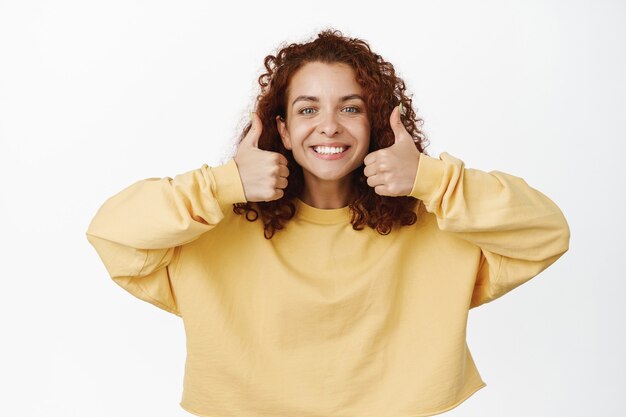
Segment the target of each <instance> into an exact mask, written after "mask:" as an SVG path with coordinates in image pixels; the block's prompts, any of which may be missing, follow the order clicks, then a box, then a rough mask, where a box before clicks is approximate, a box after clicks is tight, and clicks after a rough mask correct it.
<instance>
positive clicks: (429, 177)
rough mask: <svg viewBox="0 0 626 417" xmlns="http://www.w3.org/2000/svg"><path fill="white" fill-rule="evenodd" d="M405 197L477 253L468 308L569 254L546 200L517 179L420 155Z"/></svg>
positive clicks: (560, 219)
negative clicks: (477, 260)
mask: <svg viewBox="0 0 626 417" xmlns="http://www.w3.org/2000/svg"><path fill="white" fill-rule="evenodd" d="M410 195H411V196H413V197H415V198H418V199H420V200H422V202H423V203H424V205H425V207H426V210H427V211H428V212H430V213H433V214H435V216H436V218H437V224H438V226H439V228H440V229H441V230H443V231H446V232H451V233H455V234H456V235H458V236H459V237H460V238H462V239H464V240H467V241H469V242H470V243H472V244H474V245H476V246H478V247H479V248H480V249H481V255H480V256H481V259H480V264H479V265H480V267H479V271H478V274H477V277H476V281H475V286H474V291H473V294H472V300H471V303H470V308H474V307H477V306H479V305H481V304H484V303H487V302H490V301H492V300H494V299H496V298H498V297H500V296H502V295H504V294H506V293H507V292H509V291H511V290H512V289H514V288H515V287H517V286H519V285H521V284H523V283H524V282H526V281H528V280H530V279H531V278H533V277H534V276H536V275H537V274H539V273H540V272H541V271H543V270H544V269H546V268H547V267H548V266H550V265H551V264H552V263H554V262H555V261H556V260H557V259H558V258H559V257H561V255H563V254H564V253H565V252H566V251H567V250H568V249H569V240H570V231H569V226H568V224H567V221H566V219H565V217H564V215H563V213H562V212H561V210H560V209H559V208H558V207H557V206H556V204H555V203H554V202H553V201H552V200H550V199H549V198H548V197H546V196H545V195H544V194H542V193H541V192H539V191H538V190H536V189H534V188H532V187H530V186H529V185H528V184H527V183H526V182H525V181H524V180H523V179H522V178H519V177H516V176H513V175H510V174H506V173H503V172H500V171H491V172H484V171H480V170H477V169H471V168H465V166H464V163H463V161H461V160H460V159H457V158H455V157H453V156H451V155H450V154H448V153H447V152H443V153H441V154H440V156H439V159H438V158H434V157H431V156H427V155H424V154H422V155H420V161H419V164H418V169H417V174H416V178H415V183H414V185H413V189H412V190H411V193H410Z"/></svg>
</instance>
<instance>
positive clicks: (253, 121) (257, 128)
mask: <svg viewBox="0 0 626 417" xmlns="http://www.w3.org/2000/svg"><path fill="white" fill-rule="evenodd" d="M262 131H263V126H262V123H261V119H260V118H259V116H258V115H257V114H256V112H255V111H251V112H250V130H248V133H247V134H246V137H245V138H244V141H245V142H246V144H247V145H249V146H252V147H253V148H258V147H259V137H260V136H261V132H262Z"/></svg>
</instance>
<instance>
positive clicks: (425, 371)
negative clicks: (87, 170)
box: [87, 152, 570, 417]
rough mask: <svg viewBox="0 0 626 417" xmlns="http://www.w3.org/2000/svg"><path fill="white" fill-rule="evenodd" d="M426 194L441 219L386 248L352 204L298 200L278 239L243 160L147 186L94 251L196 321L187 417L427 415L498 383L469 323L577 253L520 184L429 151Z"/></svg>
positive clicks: (98, 235) (423, 161)
mask: <svg viewBox="0 0 626 417" xmlns="http://www.w3.org/2000/svg"><path fill="white" fill-rule="evenodd" d="M410 195H411V196H413V197H416V198H418V199H421V200H422V201H423V202H424V204H425V207H426V209H427V212H423V213H424V214H423V215H422V217H421V218H418V222H417V223H416V224H414V225H411V226H402V227H400V228H394V229H393V231H392V232H391V233H390V234H389V235H380V234H378V233H377V232H376V231H374V230H372V229H371V228H369V227H367V226H366V227H365V229H364V230H361V231H356V230H353V229H352V225H351V224H350V211H349V208H348V207H344V208H339V209H318V208H315V207H312V206H309V205H307V204H305V203H304V202H303V201H301V200H300V199H296V200H295V202H296V204H297V213H296V217H295V218H294V219H292V220H291V221H290V222H289V223H288V224H287V226H286V228H285V229H283V230H279V231H277V232H276V234H275V235H274V237H273V238H272V239H269V240H268V239H265V237H264V235H263V225H262V223H261V220H260V218H259V219H258V220H257V221H254V222H249V221H248V220H246V219H245V217H244V216H240V215H236V214H235V213H233V211H232V204H233V203H237V202H245V201H246V200H245V194H244V191H243V185H242V183H241V179H240V176H239V171H238V169H237V165H236V164H235V162H234V160H233V159H230V160H229V161H228V162H227V163H225V164H223V165H220V166H216V167H210V166H208V165H207V164H204V165H202V166H201V167H200V168H198V169H194V170H192V171H189V172H186V173H183V174H180V175H177V176H175V177H174V178H173V179H172V178H170V177H164V178H147V179H144V180H140V181H137V182H135V183H133V184H132V185H130V186H128V187H127V188H125V189H123V190H122V191H120V192H119V193H117V194H116V195H114V196H112V197H111V198H109V199H107V200H106V201H105V202H104V204H103V205H102V206H101V207H100V209H99V210H98V212H97V213H96V215H95V217H94V218H93V220H92V221H91V223H90V224H89V227H88V230H87V239H88V240H89V242H90V243H91V244H92V245H93V246H94V248H95V249H96V251H97V253H98V255H99V256H100V258H101V259H102V261H103V263H104V266H105V267H106V269H107V271H108V274H109V275H110V276H111V278H112V279H113V280H114V281H115V282H116V283H118V284H119V285H120V286H122V287H123V288H124V289H125V290H127V291H128V292H130V293H131V294H132V295H134V296H136V297H138V298H140V299H142V300H144V301H147V302H149V303H152V304H154V305H155V306H157V307H159V308H162V309H164V310H166V311H169V312H171V313H173V314H176V315H178V316H180V317H181V318H182V320H183V323H184V328H185V334H186V340H187V358H186V365H185V376H184V381H183V394H182V399H181V402H180V406H181V407H182V408H183V409H184V410H186V411H188V412H190V413H192V414H195V415H198V416H204V417H335V416H336V417H339V416H341V417H417V416H431V415H434V414H439V413H442V412H444V411H447V410H449V409H451V408H454V407H456V406H457V405H459V404H461V403H462V402H463V401H464V400H466V399H467V398H468V397H470V396H471V395H472V394H473V393H475V392H476V391H477V390H479V389H480V388H482V387H484V386H485V385H486V384H485V382H483V380H482V379H481V377H480V375H479V373H478V371H477V369H476V367H475V364H474V361H473V360H472V356H471V354H470V351H469V349H468V346H467V343H466V323H467V317H468V311H469V309H470V308H473V307H476V306H478V305H481V304H483V303H486V302H489V301H491V300H494V299H495V298H498V297H500V296H502V295H503V294H505V293H507V292H508V291H510V290H512V289H513V288H515V287H517V286H518V285H521V284H522V283H524V282H526V281H528V280H529V279H531V278H532V277H534V276H536V275H537V274H539V273H540V272H541V271H543V270H544V269H546V268H547V267H548V266H549V265H551V264H552V263H553V262H555V261H556V260H557V259H558V258H559V257H560V256H561V255H563V253H565V252H566V251H567V250H568V248H569V239H570V232H569V227H568V224H567V221H566V219H565V218H564V216H563V214H562V212H561V211H560V209H559V208H558V207H557V206H556V205H555V204H554V202H552V201H551V200H550V199H549V198H548V197H546V196H545V195H544V194H542V193H541V192H539V191H537V190H535V189H533V188H531V187H530V186H529V185H528V184H526V182H525V181H524V180H523V179H522V178H519V177H515V176H512V175H509V174H506V173H503V172H499V171H492V172H488V173H487V172H484V171H480V170H477V169H470V168H465V166H464V163H463V162H462V161H461V160H459V159H457V158H455V157H453V156H451V155H450V154H448V153H446V152H444V153H441V154H440V156H439V158H435V157H431V156H427V155H422V156H421V158H420V162H419V165H418V170H417V175H416V178H415V183H414V186H413V189H412V190H411V194H410Z"/></svg>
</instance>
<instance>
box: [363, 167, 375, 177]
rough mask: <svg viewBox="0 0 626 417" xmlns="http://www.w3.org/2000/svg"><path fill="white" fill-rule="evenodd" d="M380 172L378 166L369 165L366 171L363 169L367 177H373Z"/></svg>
mask: <svg viewBox="0 0 626 417" xmlns="http://www.w3.org/2000/svg"><path fill="white" fill-rule="evenodd" d="M377 172H378V169H377V167H376V165H368V166H366V167H365V169H363V174H364V175H365V176H366V177H371V176H374V175H376V173H377Z"/></svg>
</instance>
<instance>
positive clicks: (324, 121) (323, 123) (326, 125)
mask: <svg viewBox="0 0 626 417" xmlns="http://www.w3.org/2000/svg"><path fill="white" fill-rule="evenodd" d="M339 128H340V124H339V121H338V120H337V116H336V114H335V112H332V111H329V112H326V113H325V114H324V115H323V116H322V117H321V119H320V123H319V125H318V131H319V133H320V134H322V133H323V134H325V135H326V136H328V137H331V136H334V135H335V133H338V132H339Z"/></svg>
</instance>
